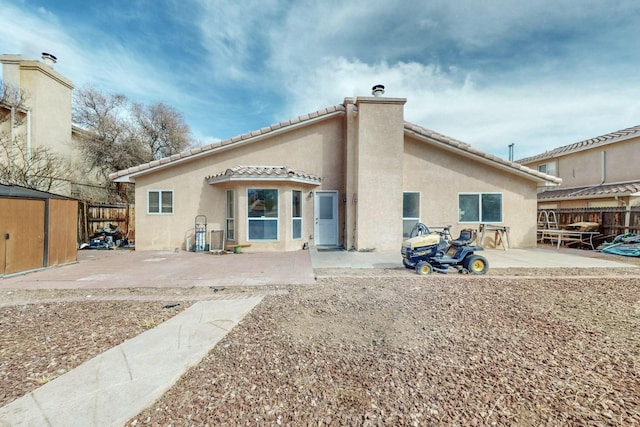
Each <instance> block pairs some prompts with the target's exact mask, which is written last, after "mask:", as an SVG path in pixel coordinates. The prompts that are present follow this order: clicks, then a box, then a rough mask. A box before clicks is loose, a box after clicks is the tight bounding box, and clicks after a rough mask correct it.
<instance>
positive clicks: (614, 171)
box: [524, 138, 640, 188]
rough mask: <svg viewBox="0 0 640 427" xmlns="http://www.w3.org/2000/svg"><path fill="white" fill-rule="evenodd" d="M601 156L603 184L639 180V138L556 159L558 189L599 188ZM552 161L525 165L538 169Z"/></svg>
mask: <svg viewBox="0 0 640 427" xmlns="http://www.w3.org/2000/svg"><path fill="white" fill-rule="evenodd" d="M603 152H606V155H605V159H606V161H605V165H606V166H605V170H604V177H605V183H614V182H624V181H632V180H637V179H640V168H638V157H639V156H640V138H634V139H630V140H628V141H622V142H616V143H615V144H608V145H603V146H598V147H594V148H592V149H588V150H583V151H578V152H576V153H573V154H568V155H565V156H561V157H558V158H557V162H558V164H557V167H558V176H559V177H560V178H562V184H561V187H565V188H572V187H580V186H586V185H597V184H599V183H600V182H601V181H602V177H603ZM551 161H552V160H551V159H549V160H545V161H542V162H534V163H529V164H524V165H525V166H527V167H530V168H532V169H537V168H538V166H539V165H541V164H545V163H549V162H551Z"/></svg>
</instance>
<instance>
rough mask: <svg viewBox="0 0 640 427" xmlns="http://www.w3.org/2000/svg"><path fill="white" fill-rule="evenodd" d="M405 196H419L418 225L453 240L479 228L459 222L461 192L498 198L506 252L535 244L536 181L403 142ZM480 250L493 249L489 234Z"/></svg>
mask: <svg viewBox="0 0 640 427" xmlns="http://www.w3.org/2000/svg"><path fill="white" fill-rule="evenodd" d="M403 188H404V191H415V192H420V200H421V209H420V216H421V218H420V220H421V222H423V223H425V224H426V225H428V226H444V225H451V226H452V234H453V235H454V237H456V236H457V235H458V234H459V232H460V230H462V229H463V228H474V229H478V225H479V224H477V223H459V222H458V194H459V193H460V192H479V193H488V192H497V193H501V194H502V203H503V222H502V223H499V224H496V225H504V226H508V227H509V228H510V233H509V240H510V243H511V247H514V248H515V247H519V248H525V247H534V246H535V245H536V221H537V219H536V215H537V212H536V204H537V199H536V182H534V181H531V180H529V179H525V178H520V177H517V176H514V175H513V174H512V173H507V172H503V171H500V170H498V169H496V168H493V167H490V166H488V165H486V164H483V163H480V162H479V161H477V160H473V159H469V158H465V157H463V156H460V155H458V154H454V153H452V152H450V151H446V150H443V149H441V148H438V147H435V146H433V145H430V144H429V143H426V142H423V141H418V140H416V139H413V138H409V137H407V138H405V155H404V186H403ZM481 244H482V245H483V246H485V247H493V246H494V235H493V233H488V234H487V235H486V236H485V241H483V242H481Z"/></svg>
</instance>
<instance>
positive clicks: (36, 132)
mask: <svg viewBox="0 0 640 427" xmlns="http://www.w3.org/2000/svg"><path fill="white" fill-rule="evenodd" d="M20 86H21V88H22V89H24V90H25V91H27V93H28V95H29V99H28V105H29V107H30V108H31V111H32V114H31V137H32V141H33V144H34V147H36V146H46V147H50V148H51V149H53V150H55V151H56V152H58V153H60V154H61V155H63V156H65V157H69V156H73V157H77V156H78V154H77V153H76V151H75V150H74V147H73V146H72V144H71V91H72V89H73V84H72V83H71V82H70V81H69V80H67V79H65V78H64V77H62V76H61V75H60V74H59V73H57V72H56V71H55V70H53V69H51V68H49V67H48V66H46V65H44V64H42V63H41V62H38V61H23V62H22V63H21V64H20Z"/></svg>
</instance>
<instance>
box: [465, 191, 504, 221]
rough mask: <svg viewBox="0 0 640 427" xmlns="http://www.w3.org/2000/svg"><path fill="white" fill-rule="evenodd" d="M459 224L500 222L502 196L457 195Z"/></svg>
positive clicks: (485, 194)
mask: <svg viewBox="0 0 640 427" xmlns="http://www.w3.org/2000/svg"><path fill="white" fill-rule="evenodd" d="M458 221H459V222H502V194H500V193H461V194H458Z"/></svg>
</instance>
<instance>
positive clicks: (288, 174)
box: [205, 166, 322, 185]
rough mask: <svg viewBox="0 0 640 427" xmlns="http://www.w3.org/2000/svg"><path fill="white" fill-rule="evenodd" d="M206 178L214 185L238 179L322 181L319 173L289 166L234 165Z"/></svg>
mask: <svg viewBox="0 0 640 427" xmlns="http://www.w3.org/2000/svg"><path fill="white" fill-rule="evenodd" d="M205 179H206V180H207V182H208V183H209V184H212V185H215V184H220V183H226V182H238V181H254V182H255V181H262V182H297V183H300V184H309V185H320V183H321V181H322V179H321V178H320V177H319V176H317V175H312V174H309V173H306V172H302V171H297V170H295V169H292V168H289V167H287V166H234V167H232V168H228V169H227V170H225V171H224V172H221V173H219V174H216V175H212V176H208V177H206V178H205Z"/></svg>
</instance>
